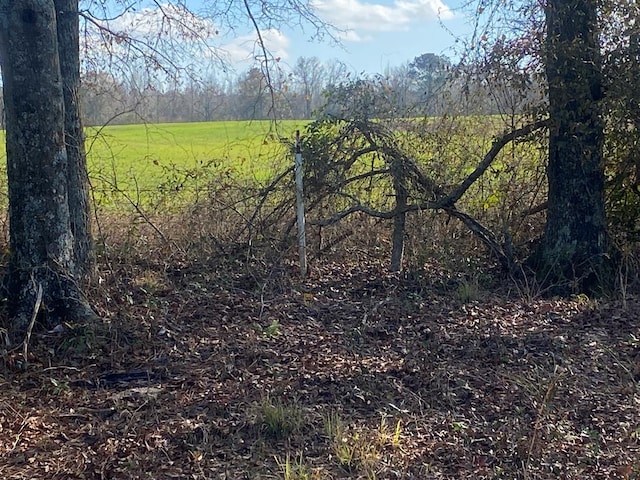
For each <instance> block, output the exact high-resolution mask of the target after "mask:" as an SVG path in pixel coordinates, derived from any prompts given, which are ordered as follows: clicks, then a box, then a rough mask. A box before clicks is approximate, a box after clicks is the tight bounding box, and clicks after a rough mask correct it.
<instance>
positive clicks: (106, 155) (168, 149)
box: [0, 121, 304, 206]
mask: <svg viewBox="0 0 640 480" xmlns="http://www.w3.org/2000/svg"><path fill="white" fill-rule="evenodd" d="M303 126H304V124H303V123H302V122H300V121H286V122H281V123H279V124H278V125H277V127H276V126H275V125H274V124H273V122H270V121H252V122H244V121H242V122H241V121H228V122H206V123H173V124H136V125H111V126H107V127H103V128H94V127H90V128H87V129H86V137H87V139H86V147H87V165H88V169H89V176H90V178H91V184H92V187H93V191H94V195H95V200H96V201H97V202H98V204H99V205H100V206H108V205H110V204H114V203H116V202H117V201H118V197H122V194H125V195H127V196H128V197H129V198H131V199H132V200H133V201H134V202H136V203H139V204H148V203H153V202H154V199H157V198H158V196H167V194H168V193H171V194H172V195H173V196H174V198H175V193H176V192H181V193H183V189H186V187H187V184H188V187H189V188H194V187H195V185H194V183H195V182H193V179H194V178H196V177H197V178H200V179H203V182H205V181H206V179H207V178H208V177H209V178H210V177H211V176H213V175H216V174H218V175H219V174H221V173H223V172H227V173H229V174H231V175H233V176H234V177H237V178H245V179H251V178H252V179H257V180H265V179H266V178H268V176H269V174H270V173H271V171H272V170H273V168H274V167H276V166H280V165H282V164H284V163H286V162H288V161H293V160H292V159H289V158H288V152H287V149H286V147H285V146H284V145H283V143H282V142H281V141H280V139H281V138H287V139H291V140H293V138H294V135H295V130H296V129H298V128H302V127H303ZM4 136H5V133H4V131H0V160H1V166H0V168H1V169H2V170H4V169H5V168H6V167H5V162H4V159H5V142H4ZM189 179H191V181H189Z"/></svg>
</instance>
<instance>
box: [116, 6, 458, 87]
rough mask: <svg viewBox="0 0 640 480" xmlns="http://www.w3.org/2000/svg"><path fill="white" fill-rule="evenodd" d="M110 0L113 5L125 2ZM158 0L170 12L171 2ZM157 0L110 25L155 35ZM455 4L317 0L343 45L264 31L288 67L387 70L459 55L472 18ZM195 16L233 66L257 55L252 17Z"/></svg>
mask: <svg viewBox="0 0 640 480" xmlns="http://www.w3.org/2000/svg"><path fill="white" fill-rule="evenodd" d="M111 1H112V2H114V5H115V3H116V2H119V3H120V4H122V3H123V2H122V0H111ZM211 1H212V0H182V2H183V3H184V4H186V5H187V7H188V8H189V9H190V10H191V11H192V12H196V13H198V12H206V11H207V2H211ZM232 1H233V0H232ZM453 2H456V3H459V2H460V0H453ZM158 3H159V4H160V5H161V6H163V8H164V9H165V11H168V10H167V5H166V4H163V3H161V2H158ZM158 3H156V2H153V1H150V0H142V1H141V2H140V4H139V5H137V7H136V8H135V11H134V10H130V11H129V12H128V13H127V14H126V15H124V16H118V17H117V18H115V19H114V20H111V22H110V26H111V28H115V29H120V28H125V26H127V25H128V27H127V28H128V29H129V30H130V29H131V26H134V27H133V29H134V30H135V31H137V32H139V33H140V34H141V35H142V34H144V33H145V32H147V31H149V32H147V33H149V34H150V32H151V31H154V30H157V29H158V23H157V21H154V20H153V19H154V18H155V19H157V18H159V14H158ZM275 3H279V2H275ZM456 3H451V2H450V1H449V0H312V5H313V7H314V11H315V13H316V14H317V16H318V17H319V18H320V19H321V20H322V21H325V22H327V23H328V24H331V25H333V26H335V27H336V28H337V29H338V30H337V33H336V36H337V37H338V39H339V41H340V43H339V45H336V44H335V43H333V42H331V41H329V40H325V41H320V40H318V39H313V38H311V36H312V33H313V29H312V28H309V26H308V25H307V26H306V27H305V28H304V29H303V28H302V27H300V26H299V25H296V26H287V25H278V26H271V28H269V27H267V26H265V27H264V30H261V34H262V36H263V38H264V40H265V43H266V44H267V47H268V48H269V51H270V53H271V54H272V55H273V57H277V58H278V59H279V61H280V62H281V64H282V65H284V66H285V67H286V66H287V65H288V66H292V65H293V64H294V63H295V61H296V59H297V58H298V57H301V56H303V57H318V58H319V59H320V60H321V61H323V62H329V61H332V60H339V61H341V62H343V63H345V64H346V65H347V66H348V68H349V69H350V70H351V71H353V72H356V73H365V74H372V73H383V72H384V71H385V69H386V68H388V67H397V66H400V65H402V64H406V63H408V62H410V61H411V60H413V59H414V58H415V57H417V56H419V55H421V54H423V53H435V54H438V55H446V56H448V57H450V58H455V56H456V52H455V45H456V37H463V36H465V35H466V34H467V32H468V30H469V26H468V19H466V18H465V16H464V13H463V12H461V11H459V10H458V9H457V5H456ZM237 4H240V5H242V3H241V2H237ZM116 7H117V5H116ZM117 8H120V9H121V8H122V7H121V6H120V7H117ZM258 13H259V12H258ZM194 20H195V21H197V22H200V23H199V24H200V26H201V28H202V31H207V32H209V33H210V40H209V41H210V44H211V45H212V46H213V47H214V48H215V49H216V52H217V54H218V55H219V56H221V57H222V58H224V60H225V61H226V62H228V63H229V65H231V66H232V68H233V69H234V70H243V69H246V68H248V67H249V66H251V65H250V64H251V62H252V61H253V59H255V56H256V51H255V40H256V33H255V29H253V28H252V27H251V25H250V24H249V23H248V21H247V23H246V24H245V25H238V26H237V28H234V29H233V30H230V29H229V28H227V27H226V26H223V25H217V24H216V21H215V19H210V18H198V19H194ZM276 27H277V28H276ZM458 45H459V44H458Z"/></svg>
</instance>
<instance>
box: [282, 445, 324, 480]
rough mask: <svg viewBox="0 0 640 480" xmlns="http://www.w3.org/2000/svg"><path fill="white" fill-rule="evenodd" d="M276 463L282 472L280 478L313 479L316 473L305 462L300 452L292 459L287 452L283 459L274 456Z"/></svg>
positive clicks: (292, 479) (285, 479) (288, 479)
mask: <svg viewBox="0 0 640 480" xmlns="http://www.w3.org/2000/svg"><path fill="white" fill-rule="evenodd" d="M276 463H277V464H278V467H280V472H281V473H282V480H313V479H315V478H317V477H316V475H314V474H313V472H312V470H311V469H310V468H309V467H308V466H307V465H306V464H305V462H304V459H303V457H302V452H300V455H299V456H298V457H296V458H295V459H294V460H291V455H290V454H289V453H287V455H286V456H285V458H284V460H281V459H280V458H278V457H276Z"/></svg>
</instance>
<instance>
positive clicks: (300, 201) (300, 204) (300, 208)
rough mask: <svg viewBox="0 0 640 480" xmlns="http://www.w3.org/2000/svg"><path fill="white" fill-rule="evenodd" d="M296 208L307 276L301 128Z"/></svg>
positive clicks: (300, 250) (302, 264)
mask: <svg viewBox="0 0 640 480" xmlns="http://www.w3.org/2000/svg"><path fill="white" fill-rule="evenodd" d="M295 171H296V208H297V214H298V217H297V219H298V254H299V255H300V275H302V277H303V278H304V277H306V276H307V239H306V231H305V223H304V189H303V185H302V149H301V146H300V130H296V158H295Z"/></svg>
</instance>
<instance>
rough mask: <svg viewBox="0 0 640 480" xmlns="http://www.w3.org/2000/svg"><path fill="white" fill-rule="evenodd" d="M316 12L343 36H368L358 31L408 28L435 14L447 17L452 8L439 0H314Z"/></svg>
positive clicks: (345, 37) (348, 37) (357, 39)
mask: <svg viewBox="0 0 640 480" xmlns="http://www.w3.org/2000/svg"><path fill="white" fill-rule="evenodd" d="M313 6H314V7H315V9H316V11H317V12H318V14H319V15H320V16H321V17H322V18H323V19H325V20H326V21H327V22H329V23H331V24H332V25H334V26H336V27H338V28H340V29H343V30H344V31H345V35H343V40H347V41H363V40H366V39H369V38H370V37H369V36H367V35H363V34H362V32H391V31H402V30H408V29H409V27H410V26H411V24H413V23H416V22H419V21H423V20H433V19H436V18H442V19H448V18H452V17H453V12H452V11H451V9H450V8H449V7H447V5H445V4H444V3H443V1H442V0H394V1H393V3H390V4H389V5H384V4H381V3H367V2H363V1H361V0H314V1H313Z"/></svg>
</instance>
